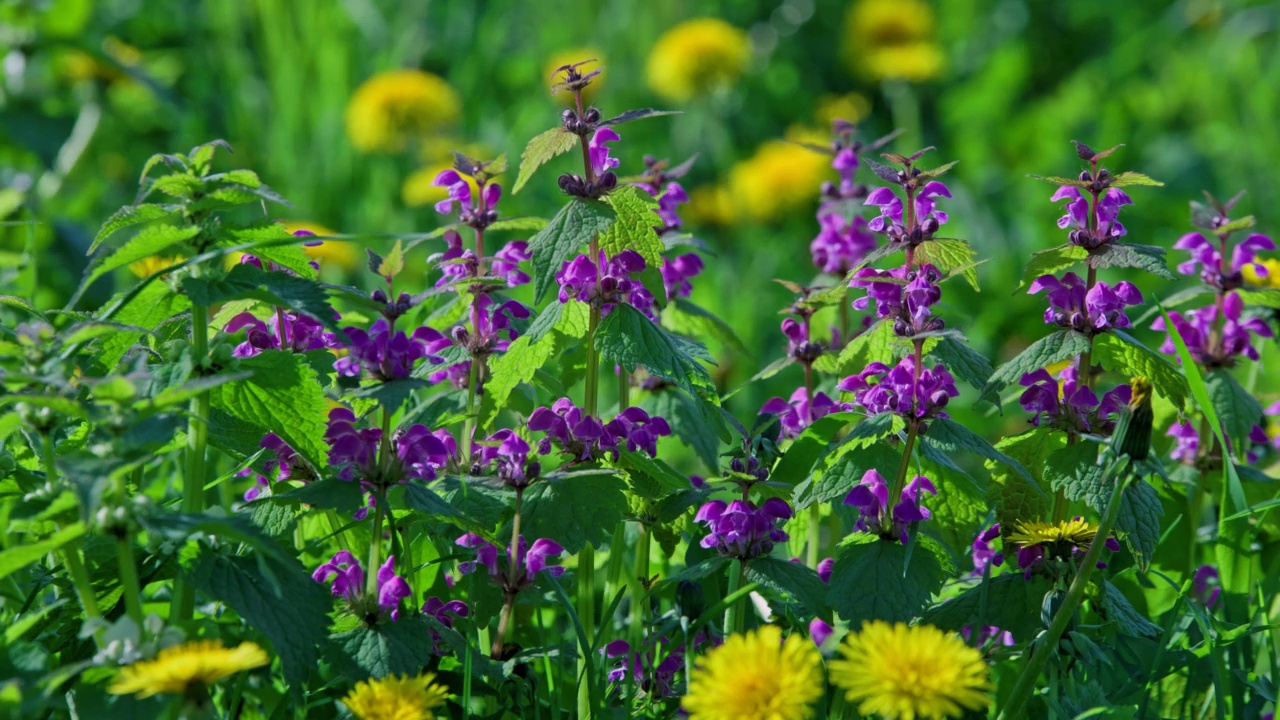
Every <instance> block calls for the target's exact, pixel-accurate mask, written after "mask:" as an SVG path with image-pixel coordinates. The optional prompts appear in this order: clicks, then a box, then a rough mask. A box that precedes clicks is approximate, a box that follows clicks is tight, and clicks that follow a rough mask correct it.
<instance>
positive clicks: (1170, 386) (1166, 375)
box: [1093, 330, 1188, 408]
mask: <svg viewBox="0 0 1280 720" xmlns="http://www.w3.org/2000/svg"><path fill="white" fill-rule="evenodd" d="M1093 360H1094V362H1097V363H1099V364H1101V365H1102V367H1103V368H1105V369H1107V370H1110V371H1111V372H1115V373H1120V374H1121V375H1122V376H1124V377H1126V378H1130V377H1145V378H1147V379H1148V380H1150V381H1151V385H1152V387H1154V388H1155V390H1156V392H1158V393H1160V394H1161V395H1163V396H1164V397H1165V398H1166V399H1168V400H1169V401H1170V402H1172V403H1173V404H1174V406H1175V407H1178V408H1181V407H1182V406H1183V405H1185V404H1186V402H1187V391H1188V388H1187V380H1186V378H1184V377H1183V376H1182V373H1180V372H1178V368H1177V367H1175V366H1174V365H1173V363H1171V362H1169V361H1168V360H1166V359H1165V358H1164V356H1163V355H1161V354H1159V353H1157V352H1155V351H1154V350H1152V349H1151V348H1149V347H1147V346H1146V345H1143V344H1142V343H1141V342H1140V341H1138V339H1137V338H1135V337H1133V336H1132V335H1129V334H1128V333H1126V332H1124V331H1122V330H1112V331H1110V332H1105V333H1103V334H1101V335H1098V336H1096V337H1094V339H1093Z"/></svg>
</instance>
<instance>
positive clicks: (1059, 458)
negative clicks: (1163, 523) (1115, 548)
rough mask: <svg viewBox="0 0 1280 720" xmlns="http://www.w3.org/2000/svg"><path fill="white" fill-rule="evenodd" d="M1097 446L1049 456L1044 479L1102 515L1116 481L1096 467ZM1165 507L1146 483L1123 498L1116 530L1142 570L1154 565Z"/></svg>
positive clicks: (1085, 445)
mask: <svg viewBox="0 0 1280 720" xmlns="http://www.w3.org/2000/svg"><path fill="white" fill-rule="evenodd" d="M1097 457H1098V446H1097V445H1096V444H1095V443H1091V442H1080V443H1076V444H1074V445H1068V446H1067V447H1065V448H1062V449H1061V450H1057V451H1055V452H1053V453H1052V454H1050V455H1049V456H1048V458H1047V459H1046V461H1045V467H1044V479H1045V481H1046V482H1048V483H1049V485H1050V486H1051V487H1052V488H1053V489H1054V490H1055V491H1058V492H1061V493H1062V494H1063V495H1064V496H1066V497H1067V498H1068V499H1069V500H1074V501H1076V502H1083V503H1084V504H1085V505H1088V506H1089V507H1090V508H1092V509H1093V510H1094V511H1096V512H1097V513H1098V514H1099V515H1102V514H1103V513H1105V512H1106V509H1107V507H1106V506H1107V503H1109V502H1110V501H1111V491H1112V489H1113V488H1114V485H1113V483H1115V482H1116V480H1115V479H1114V478H1108V477H1106V476H1105V474H1104V473H1103V469H1102V468H1101V467H1100V466H1099V465H1098V464H1097ZM1163 514H1164V508H1163V506H1161V504H1160V497H1159V495H1158V494H1157V493H1156V491H1155V490H1154V489H1153V488H1152V487H1151V486H1150V485H1148V484H1146V483H1145V482H1134V483H1133V484H1131V485H1130V486H1129V487H1128V488H1127V489H1126V490H1125V492H1124V495H1123V496H1121V506H1120V511H1119V512H1118V514H1117V515H1116V522H1115V531H1116V533H1117V535H1119V536H1120V537H1122V538H1123V539H1124V541H1125V542H1126V544H1128V545H1129V550H1130V552H1132V553H1133V556H1134V560H1136V561H1137V563H1138V566H1139V567H1140V568H1142V569H1144V570H1145V569H1146V567H1147V566H1148V565H1149V564H1150V563H1151V557H1152V554H1153V553H1154V552H1155V547H1156V542H1157V541H1158V540H1159V539H1160V518H1161V516H1162V515H1163Z"/></svg>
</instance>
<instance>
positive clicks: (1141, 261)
mask: <svg viewBox="0 0 1280 720" xmlns="http://www.w3.org/2000/svg"><path fill="white" fill-rule="evenodd" d="M1085 262H1087V263H1088V265H1089V267H1092V268H1096V269H1098V270H1102V269H1105V268H1109V267H1134V268H1139V269H1141V270H1146V271H1147V272H1149V273H1151V274H1152V275H1157V276H1159V277H1162V278H1164V279H1166V280H1176V279H1177V278H1178V276H1177V275H1174V274H1173V271H1172V270H1170V269H1169V261H1168V260H1167V259H1165V254H1164V248H1162V247H1157V246H1155V245H1138V244H1136V243H1120V242H1118V243H1112V244H1110V245H1104V246H1102V247H1101V248H1099V249H1097V250H1095V251H1093V252H1092V253H1090V254H1089V259H1088V260H1086V261H1085Z"/></svg>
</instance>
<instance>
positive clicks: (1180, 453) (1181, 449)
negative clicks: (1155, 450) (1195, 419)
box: [1165, 422, 1200, 464]
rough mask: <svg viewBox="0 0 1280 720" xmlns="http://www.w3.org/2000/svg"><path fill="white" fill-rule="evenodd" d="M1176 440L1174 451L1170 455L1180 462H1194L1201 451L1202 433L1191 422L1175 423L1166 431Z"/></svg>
mask: <svg viewBox="0 0 1280 720" xmlns="http://www.w3.org/2000/svg"><path fill="white" fill-rule="evenodd" d="M1165 434H1166V435H1169V436H1170V437H1172V438H1173V439H1174V441H1175V445H1174V448H1173V452H1172V453H1169V457H1170V458H1171V459H1173V460H1177V461H1179V462H1184V463H1187V464H1194V463H1195V461H1196V455H1197V454H1198V453H1199V451H1200V434H1199V433H1197V432H1196V429H1195V427H1193V426H1192V425H1191V423H1189V422H1178V423H1174V424H1173V426H1172V427H1170V428H1169V432H1167V433H1165Z"/></svg>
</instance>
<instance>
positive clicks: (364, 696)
mask: <svg viewBox="0 0 1280 720" xmlns="http://www.w3.org/2000/svg"><path fill="white" fill-rule="evenodd" d="M435 679H436V676H435V674H434V673H425V674H423V675H416V676H410V675H401V676H396V675H391V676H388V677H385V678H382V679H381V680H365V681H364V682H362V683H359V684H357V685H356V686H355V688H353V689H352V690H351V692H350V693H348V694H347V696H346V697H344V698H342V703H343V704H344V705H346V706H347V709H348V710H350V711H351V714H352V715H354V716H356V718H358V720H432V718H434V717H435V713H434V712H433V710H434V709H435V708H438V707H440V706H441V705H443V704H444V702H445V700H446V699H448V697H449V691H448V690H446V689H445V687H444V686H443V685H440V684H438V683H433V682H432V681H433V680H435Z"/></svg>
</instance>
